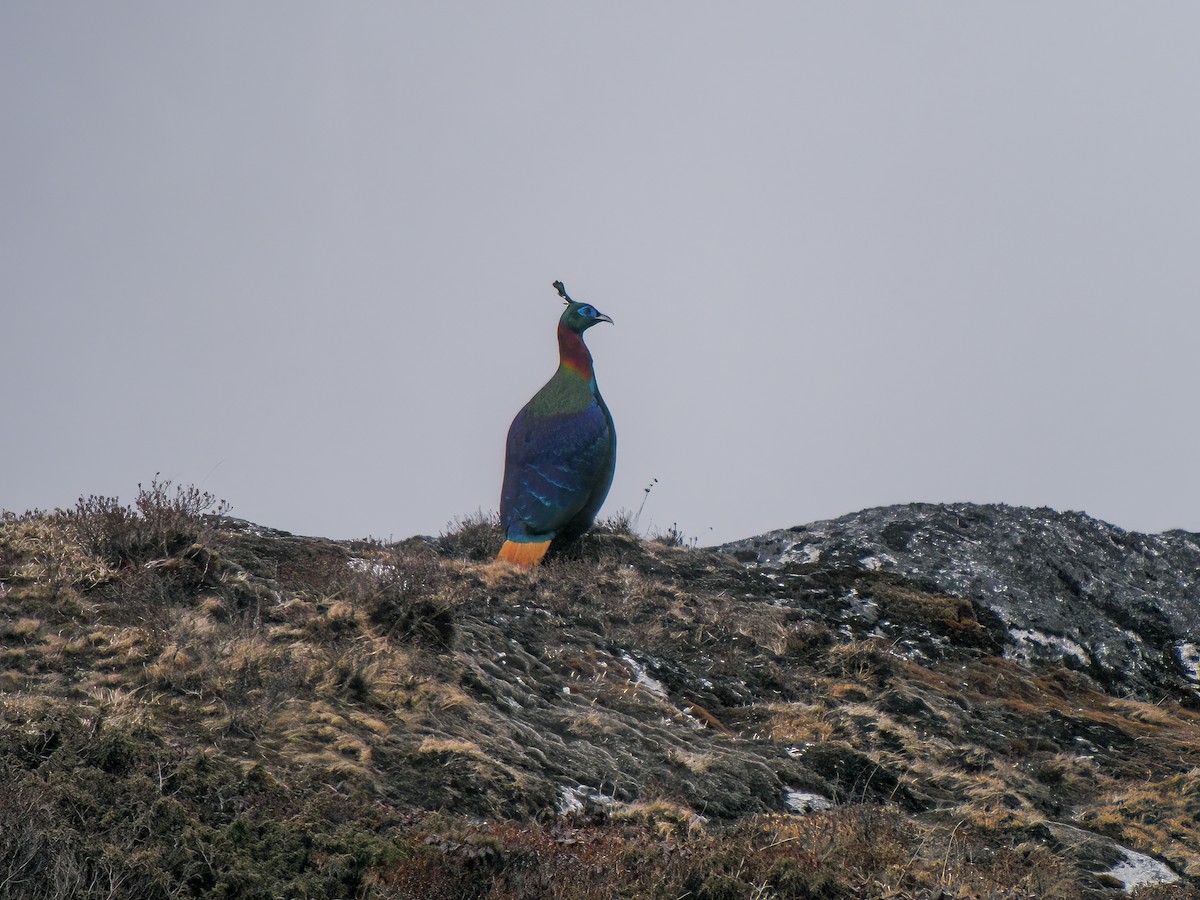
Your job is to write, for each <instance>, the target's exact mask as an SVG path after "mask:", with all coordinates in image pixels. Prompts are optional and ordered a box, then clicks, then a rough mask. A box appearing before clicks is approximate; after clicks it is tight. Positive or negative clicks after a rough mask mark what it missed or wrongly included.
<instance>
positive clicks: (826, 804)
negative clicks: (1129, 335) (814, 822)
mask: <svg viewBox="0 0 1200 900" xmlns="http://www.w3.org/2000/svg"><path fill="white" fill-rule="evenodd" d="M783 802H784V803H786V804H787V808H788V809H790V810H791V811H792V812H793V813H795V814H796V815H798V816H802V815H804V814H805V813H811V812H819V811H820V810H822V809H829V808H831V807H832V806H833V801H832V800H830V799H829V798H828V797H822V796H821V795H820V794H812V793H809V792H808V791H798V790H796V789H795V788H790V787H784V793H783Z"/></svg>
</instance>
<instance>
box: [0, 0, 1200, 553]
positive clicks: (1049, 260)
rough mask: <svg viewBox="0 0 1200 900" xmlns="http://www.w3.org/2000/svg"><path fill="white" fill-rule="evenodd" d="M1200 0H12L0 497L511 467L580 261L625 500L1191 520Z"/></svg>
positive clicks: (652, 519)
mask: <svg viewBox="0 0 1200 900" xmlns="http://www.w3.org/2000/svg"><path fill="white" fill-rule="evenodd" d="M1197 35H1200V5H1197V4H1195V3H1192V2H1186V3H1183V2H1181V3H1147V4H1128V3H1116V2H1093V0H1087V2H1067V3H991V4H984V3H970V4H966V3H963V4H950V3H906V4H892V3H882V2H881V3H873V4H866V3H848V2H837V3H823V4H811V3H797V2H794V0H790V2H780V3H768V2H763V3H754V4H741V3H739V4H725V5H718V4H715V3H714V4H697V3H693V2H656V3H651V4H613V3H569V4H568V3H556V2H554V3H552V2H545V3H524V2H522V3H436V4H433V3H430V4H416V3H411V4H400V3H354V4H348V3H347V4H330V3H324V2H321V3H317V2H291V0H289V2H287V3H282V2H279V3H256V4H246V3H241V2H236V3H203V4H163V3H152V2H144V3H132V2H124V3H104V4H90V3H73V4H72V3H37V2H28V3H26V2H9V3H5V4H3V5H2V6H0V128H2V129H3V140H2V141H0V303H2V304H3V305H2V311H3V320H2V323H3V324H2V330H0V360H2V364H3V373H4V386H5V390H4V405H3V409H4V426H5V427H4V433H3V441H2V443H0V507H4V508H8V509H13V510H23V509H25V508H27V507H33V506H39V507H43V508H45V507H54V506H66V505H71V504H73V502H74V500H75V499H76V498H77V497H78V496H80V495H81V494H90V493H104V494H117V495H120V496H121V497H122V498H123V499H127V500H129V499H132V498H133V495H134V494H135V492H136V485H137V483H138V482H139V481H141V482H148V481H149V480H150V479H151V478H152V477H153V475H154V474H155V472H161V473H162V474H163V477H166V478H171V479H173V480H175V481H176V482H179V483H185V484H187V483H195V484H197V485H198V486H200V487H202V488H204V489H206V490H208V491H211V492H212V493H214V494H216V495H218V496H219V497H222V498H225V499H227V500H229V501H230V502H231V503H232V504H233V507H234V510H233V511H234V514H235V515H240V516H243V517H245V518H249V519H252V520H255V521H258V522H261V523H262V524H266V525H271V526H275V527H279V528H285V529H288V530H290V531H296V532H302V533H310V534H322V535H328V536H333V537H353V536H364V535H367V534H371V535H375V536H378V537H395V538H400V537H405V536H408V535H410V534H414V533H418V532H426V533H428V532H437V531H440V530H441V529H443V528H444V527H445V526H446V524H447V523H448V522H450V521H451V520H452V519H454V518H455V517H458V516H462V515H466V514H470V513H471V512H473V511H475V510H476V509H479V508H483V509H494V508H495V507H496V506H497V504H498V499H499V487H500V475H501V468H502V462H503V446H504V435H505V431H506V429H507V427H508V423H509V422H510V420H511V419H512V416H513V415H514V414H515V413H516V411H517V410H518V409H519V408H520V407H521V405H522V404H523V403H524V402H525V401H526V400H527V399H528V398H529V397H530V396H531V395H532V394H533V392H534V391H535V390H537V388H538V387H540V386H541V385H542V383H543V382H544V381H545V380H546V379H547V378H548V377H549V376H550V374H551V373H552V371H553V369H554V366H555V365H556V361H557V360H556V350H555V346H554V323H555V320H556V318H557V316H558V314H559V310H560V308H561V303H560V301H559V299H558V298H557V297H556V296H555V294H554V291H553V289H552V288H551V286H550V283H551V282H552V281H553V280H554V279H556V278H561V279H562V280H563V281H565V282H566V285H567V288H568V289H569V290H570V291H571V293H572V294H573V295H574V296H575V297H576V299H581V300H586V301H588V302H592V303H594V304H595V305H596V306H598V307H599V308H600V309H601V310H602V311H604V312H606V313H608V314H609V315H611V316H612V317H613V318H614V319H615V320H616V325H615V326H613V327H610V326H601V327H599V328H596V329H594V330H592V331H591V332H589V335H588V338H589V344H590V346H591V349H592V352H593V355H594V356H595V358H596V369H597V375H598V379H599V382H600V386H601V389H602V390H603V392H604V396H605V398H606V399H607V401H608V404H609V406H610V408H611V409H612V411H613V415H614V417H615V419H616V423H617V431H618V434H619V439H620V444H619V452H618V465H617V477H616V480H615V482H614V484H613V489H612V492H611V493H610V495H609V500H608V504H607V505H606V507H605V513H609V512H613V511H616V510H618V509H619V508H622V507H624V508H627V509H630V510H635V509H636V508H637V506H638V504H639V503H640V502H641V500H642V498H643V492H642V489H643V487H645V485H646V484H647V483H649V482H650V480H651V479H652V478H658V479H659V483H658V485H657V486H656V487H655V489H654V491H653V492H652V493H651V495H650V497H649V500H648V503H647V505H646V511H645V513H644V514H643V518H642V522H641V524H642V525H643V527H645V526H651V527H655V528H658V529H663V528H666V527H668V526H669V525H671V523H673V522H677V523H678V524H679V527H680V528H681V529H682V530H683V531H684V532H685V534H687V535H689V536H694V537H696V538H698V539H699V540H700V542H701V543H710V542H715V541H721V540H729V539H733V538H737V537H743V536H746V535H750V534H754V533H757V532H761V531H764V530H767V529H769V528H774V527H780V526H785V525H791V524H796V523H799V522H807V521H811V520H814V519H819V518H826V517H830V516H835V515H840V514H842V513H846V512H851V511H854V510H856V509H859V508H862V507H865V506H875V505H880V504H888V503H897V502H907V501H911V500H925V501H958V500H973V501H980V502H990V501H1003V502H1007V503H1012V504H1028V505H1048V506H1053V507H1056V508H1071V509H1082V510H1086V511H1087V512H1090V513H1092V514H1093V515H1096V516H1099V517H1101V518H1104V519H1107V520H1109V521H1112V522H1115V523H1116V524H1118V525H1121V526H1123V527H1126V528H1130V529H1139V530H1150V531H1153V530H1160V529H1165V528H1172V527H1184V528H1189V529H1192V530H1200V467H1198V465H1197V453H1196V449H1197V445H1198V443H1200V416H1198V415H1197V409H1196V393H1197V384H1198V383H1200V379H1198V377H1197V371H1196V370H1197V354H1196V349H1195V348H1196V340H1197V334H1198V332H1200V303H1198V302H1197V301H1198V299H1200V115H1198V113H1197V111H1198V110H1200V53H1198V52H1197V50H1196V47H1197Z"/></svg>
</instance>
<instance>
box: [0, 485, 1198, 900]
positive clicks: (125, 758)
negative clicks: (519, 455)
mask: <svg viewBox="0 0 1200 900" xmlns="http://www.w3.org/2000/svg"><path fill="white" fill-rule="evenodd" d="M210 501H211V498H205V497H203V496H201V495H198V494H196V493H195V492H183V491H177V492H175V493H172V492H171V491H170V490H169V486H168V485H157V484H156V485H152V487H151V489H150V490H149V491H144V492H143V494H142V495H141V496H140V497H139V500H138V503H137V504H136V506H135V507H133V508H126V507H122V506H120V505H119V504H117V503H116V502H115V501H111V500H105V499H103V498H91V499H90V500H88V501H84V502H81V504H80V506H79V508H78V509H77V510H74V511H71V512H69V513H55V514H34V515H27V516H23V517H12V516H10V517H8V519H6V520H5V522H4V524H3V525H2V527H0V690H2V691H3V694H2V709H0V770H2V771H0V897H21V898H26V897H28V898H39V897H47V898H52V897H53V898H59V897H61V898H66V897H79V898H91V897H133V898H139V897H222V896H224V897H264V898H265V897H358V896H362V897H379V898H390V897H409V896H420V897H423V898H440V897H447V898H449V897H482V896H494V897H520V896H562V897H609V896H630V897H636V896H660V897H679V896H692V897H713V898H715V897H729V898H734V897H762V896H797V897H806V896H810V897H897V898H903V897H933V896H939V895H938V894H937V893H936V892H937V891H939V890H940V891H944V892H945V893H944V894H941V895H940V896H953V897H957V896H962V897H1064V898H1070V897H1085V896H1087V897H1090V896H1105V895H1107V894H1108V893H1109V891H1110V889H1111V888H1112V885H1111V884H1108V885H1106V884H1105V882H1104V880H1103V879H1102V878H1096V877H1093V876H1091V875H1089V874H1088V873H1089V871H1094V870H1099V869H1101V868H1104V867H1105V865H1106V864H1111V863H1112V862H1113V860H1112V859H1111V858H1098V857H1097V854H1098V853H1100V851H1098V850H1096V848H1095V847H1092V846H1090V845H1089V843H1088V842H1087V841H1080V840H1078V838H1077V836H1078V834H1079V833H1080V832H1078V831H1076V830H1074V829H1075V828H1085V829H1087V830H1089V831H1094V832H1099V833H1102V834H1106V835H1109V836H1111V837H1114V838H1116V839H1118V840H1120V841H1121V842H1122V843H1124V844H1126V845H1127V846H1131V847H1134V848H1135V849H1138V850H1141V851H1143V852H1148V853H1154V854H1157V855H1159V856H1161V857H1162V858H1164V859H1166V860H1168V861H1170V862H1171V863H1172V865H1173V866H1174V867H1175V868H1176V869H1177V870H1178V871H1180V872H1185V873H1187V874H1188V875H1191V876H1198V875H1200V740H1198V738H1200V716H1198V715H1197V714H1196V713H1195V712H1194V711H1192V710H1189V709H1185V708H1182V707H1180V706H1178V705H1177V704H1174V703H1167V702H1164V703H1162V704H1159V705H1154V704H1149V703H1142V702H1137V701H1134V700H1128V699H1118V698H1113V697H1111V696H1108V695H1106V694H1103V693H1101V692H1099V691H1098V690H1096V689H1095V688H1094V687H1093V686H1092V685H1090V684H1088V683H1087V682H1086V681H1085V680H1084V679H1083V678H1082V677H1081V676H1079V675H1076V674H1073V673H1070V672H1067V671H1065V670H1045V671H1036V672H1031V671H1029V670H1026V669H1022V668H1021V667H1019V666H1017V665H1016V664H1014V663H1012V662H1009V661H1006V660H1004V659H1002V658H1001V657H1000V656H999V655H998V650H999V645H998V643H997V637H998V634H997V631H996V623H994V622H991V623H990V622H989V621H988V619H987V616H986V614H985V613H984V612H983V611H982V610H979V609H978V608H975V607H972V605H971V604H969V603H965V602H963V601H959V600H954V599H952V598H946V597H939V596H933V595H930V594H928V593H925V592H922V591H921V590H919V589H918V588H917V587H916V586H914V585H912V584H909V583H905V582H903V581H900V580H898V579H895V578H884V577H880V576H877V575H873V574H870V573H863V572H850V571H827V570H821V569H812V570H805V569H798V570H795V571H791V572H783V573H779V574H778V576H776V577H768V576H766V575H764V574H762V573H758V572H754V571H748V570H746V569H744V568H742V567H741V566H739V565H738V564H736V563H735V562H734V561H733V560H731V559H729V558H728V557H724V556H721V555H718V554H712V553H707V552H704V551H698V550H686V549H682V548H678V547H671V546H666V545H663V544H659V543H654V542H642V541H639V540H637V539H635V538H633V537H631V536H629V535H628V534H624V533H621V530H620V529H619V528H618V529H608V530H607V531H604V532H602V533H600V534H598V535H596V536H594V537H592V538H590V539H589V540H588V541H587V542H585V544H584V546H583V547H582V549H581V551H580V554H579V555H578V556H577V557H576V558H573V559H563V560H558V561H555V562H554V563H553V564H551V565H550V566H548V567H546V568H545V569H544V570H543V571H540V572H538V573H537V574H536V575H534V576H526V575H520V574H497V573H496V572H494V571H492V570H491V569H490V568H489V567H488V566H487V565H486V564H485V563H484V562H483V561H484V560H486V559H488V558H489V557H490V554H491V553H492V552H494V549H495V546H496V545H497V543H498V539H499V536H498V534H497V532H496V530H495V529H494V528H493V527H492V526H491V525H490V524H489V523H487V522H471V523H467V524H465V525H464V526H462V527H461V528H460V529H458V530H456V531H455V532H454V533H451V534H448V535H445V536H443V537H442V538H441V539H439V540H437V541H432V542H429V541H421V540H414V541H410V542H404V543H401V544H397V545H391V546H385V545H382V544H376V543H370V542H362V543H353V542H332V541H326V540H321V539H314V538H298V537H294V536H291V535H286V534H283V533H278V532H271V531H269V530H263V529H256V528H253V527H250V526H247V525H245V524H244V523H237V522H235V521H232V520H228V519H221V518H213V517H208V516H205V515H203V514H202V513H203V511H204V510H205V509H206V508H207V507H208V506H209V504H210ZM863 598H867V599H872V600H874V601H875V602H876V603H877V604H878V605H879V609H880V611H881V615H882V616H883V617H885V618H887V619H888V620H889V621H891V622H893V623H902V627H903V629H904V630H905V632H906V633H907V634H909V635H910V636H911V637H910V638H909V639H906V640H905V641H901V642H895V641H881V640H879V639H878V638H874V637H872V636H871V635H870V633H869V632H870V630H871V629H870V628H868V626H867V625H866V624H865V623H858V622H856V620H855V619H854V617H853V616H852V615H849V614H848V613H847V610H848V609H849V608H851V606H852V604H853V602H857V601H859V600H861V599H863ZM787 790H799V791H807V792H814V793H817V794H821V795H823V796H827V797H832V798H833V799H834V800H835V801H836V805H834V806H833V808H831V809H829V810H824V811H818V812H814V813H811V814H808V815H805V816H794V815H787V814H786V807H785V805H784V802H783V800H784V795H785V792H786V791H787ZM556 810H560V811H564V810H565V814H560V812H556ZM1067 825H1070V826H1073V827H1074V828H1068V827H1066V826H1067ZM1101 855H1102V854H1101ZM1140 896H1145V897H1191V896H1200V894H1197V893H1196V892H1195V890H1194V889H1193V888H1190V887H1187V886H1185V885H1184V884H1178V885H1174V886H1170V887H1158V888H1152V889H1147V890H1143V891H1142V892H1141V894H1140Z"/></svg>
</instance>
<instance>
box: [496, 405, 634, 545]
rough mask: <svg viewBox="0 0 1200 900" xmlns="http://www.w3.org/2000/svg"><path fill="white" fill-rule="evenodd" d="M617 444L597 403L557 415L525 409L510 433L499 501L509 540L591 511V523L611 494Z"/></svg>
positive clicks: (548, 531)
mask: <svg viewBox="0 0 1200 900" xmlns="http://www.w3.org/2000/svg"><path fill="white" fill-rule="evenodd" d="M613 444H614V436H613V433H612V427H611V424H610V419H609V417H608V415H607V414H606V411H605V410H604V409H603V408H602V407H601V406H600V405H599V404H598V403H592V404H591V405H589V406H587V407H585V408H584V409H581V410H578V411H572V412H569V413H563V414H559V415H535V414H532V413H531V412H530V411H529V407H526V408H525V409H523V410H521V412H520V413H518V414H517V417H516V418H515V419H514V420H513V423H512V427H511V428H509V432H508V446H507V458H506V460H505V469H504V487H503V490H502V493H501V499H500V513H501V519H502V521H503V524H504V527H505V530H506V531H507V532H508V534H509V537H510V539H511V538H519V537H523V536H540V537H543V539H544V537H545V536H547V535H549V536H554V535H555V534H557V533H559V532H560V531H562V530H563V529H564V528H567V527H568V526H570V525H572V523H573V522H574V520H575V519H576V517H578V516H579V515H580V514H581V512H583V513H586V512H587V511H588V510H589V509H590V510H591V512H590V514H588V519H589V521H588V523H586V524H590V519H591V516H594V515H595V508H598V507H599V502H600V501H603V494H606V493H607V492H608V483H609V481H611V478H612V456H613V449H614V448H613ZM598 491H599V492H600V497H599V501H597V492H598ZM586 524H585V527H586Z"/></svg>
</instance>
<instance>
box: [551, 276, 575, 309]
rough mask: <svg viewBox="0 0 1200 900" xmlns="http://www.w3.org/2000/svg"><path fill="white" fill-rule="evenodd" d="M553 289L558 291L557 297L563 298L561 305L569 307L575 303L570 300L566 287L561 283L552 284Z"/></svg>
mask: <svg viewBox="0 0 1200 900" xmlns="http://www.w3.org/2000/svg"><path fill="white" fill-rule="evenodd" d="M554 289H555V290H556V291H558V296H560V297H562V298H563V303H565V304H567V306H570V305H571V304H572V303H574V302H575V301H574V300H572V299H571V295H570V294H568V293H567V287H566V285H564V284H563V283H562V282H561V281H556V282H554Z"/></svg>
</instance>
